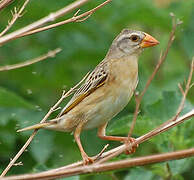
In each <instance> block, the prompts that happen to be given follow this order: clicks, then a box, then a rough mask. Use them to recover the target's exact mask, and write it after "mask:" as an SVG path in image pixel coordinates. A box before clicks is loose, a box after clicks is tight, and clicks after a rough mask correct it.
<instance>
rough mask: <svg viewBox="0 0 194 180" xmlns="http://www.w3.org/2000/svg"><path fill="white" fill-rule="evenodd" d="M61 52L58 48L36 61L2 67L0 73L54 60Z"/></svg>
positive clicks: (35, 59) (31, 60)
mask: <svg viewBox="0 0 194 180" xmlns="http://www.w3.org/2000/svg"><path fill="white" fill-rule="evenodd" d="M60 51H61V49H60V48H57V49H55V50H52V51H49V52H48V53H47V54H44V55H42V56H39V57H37V58H34V59H30V60H28V61H25V62H22V63H18V64H13V65H7V66H2V67H0V72H1V71H9V70H13V69H18V68H22V67H25V66H29V65H32V64H34V63H37V62H40V61H43V60H45V59H47V58H53V57H55V55H56V54H57V53H59V52H60Z"/></svg>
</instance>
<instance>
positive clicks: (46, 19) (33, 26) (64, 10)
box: [0, 0, 111, 45]
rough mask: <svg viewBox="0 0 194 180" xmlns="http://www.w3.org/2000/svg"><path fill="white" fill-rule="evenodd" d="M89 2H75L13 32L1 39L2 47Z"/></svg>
mask: <svg viewBox="0 0 194 180" xmlns="http://www.w3.org/2000/svg"><path fill="white" fill-rule="evenodd" d="M88 1H89V0H78V1H75V2H74V3H72V4H70V5H68V6H66V7H64V8H62V9H60V10H58V11H56V12H54V13H51V14H50V15H48V16H46V17H44V18H42V19H40V20H38V21H36V22H34V23H32V24H30V25H28V26H25V27H24V28H21V29H19V30H17V31H14V32H12V33H10V34H7V35H5V36H3V37H1V38H0V45H3V44H4V43H6V42H8V41H11V40H13V39H16V38H19V37H22V36H23V35H25V33H28V32H30V31H31V34H32V32H33V31H32V30H35V29H37V28H39V27H41V26H42V25H44V24H46V23H48V22H52V21H55V20H56V19H57V18H59V17H61V16H63V15H65V14H67V13H69V12H70V11H72V10H74V9H76V8H79V7H80V6H81V5H83V4H85V3H86V2H88ZM109 2H111V0H107V1H106V2H104V3H102V4H103V5H102V4H101V5H99V6H100V7H99V6H98V8H97V7H96V8H97V9H99V8H101V7H102V6H104V5H105V4H107V3H109ZM97 9H95V8H94V9H92V10H90V11H88V12H85V13H83V14H81V15H79V16H76V17H72V18H73V19H75V20H73V21H72V18H70V19H67V20H66V22H65V21H62V22H59V23H56V24H54V25H49V26H46V27H43V29H42V30H46V29H44V28H48V29H50V28H53V27H52V26H55V27H56V26H59V25H62V24H67V23H69V22H75V21H77V20H78V19H79V18H80V19H81V18H83V17H86V16H88V15H89V14H92V13H93V12H94V11H96V10H97ZM67 21H69V22H67ZM60 23H61V24H60ZM50 26H51V27H50ZM39 30H40V29H39ZM38 32H39V31H38ZM34 33H35V32H34ZM26 35H27V34H26Z"/></svg>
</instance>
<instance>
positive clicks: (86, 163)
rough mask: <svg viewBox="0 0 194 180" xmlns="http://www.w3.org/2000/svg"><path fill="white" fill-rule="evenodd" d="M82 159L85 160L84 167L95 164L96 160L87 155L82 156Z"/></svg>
mask: <svg viewBox="0 0 194 180" xmlns="http://www.w3.org/2000/svg"><path fill="white" fill-rule="evenodd" d="M82 158H83V164H84V165H88V164H91V163H93V162H94V160H93V159H92V158H91V157H89V156H88V155H87V154H85V153H84V154H82Z"/></svg>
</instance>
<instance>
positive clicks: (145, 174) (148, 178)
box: [124, 167, 154, 180]
mask: <svg viewBox="0 0 194 180" xmlns="http://www.w3.org/2000/svg"><path fill="white" fill-rule="evenodd" d="M153 177H154V175H153V174H152V172H151V171H148V170H145V169H144V168H141V167H137V168H133V169H131V170H130V172H129V173H128V174H127V176H126V177H125V178H124V180H132V179H135V180H142V179H144V180H152V179H153Z"/></svg>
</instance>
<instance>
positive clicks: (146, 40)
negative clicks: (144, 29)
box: [140, 33, 159, 48]
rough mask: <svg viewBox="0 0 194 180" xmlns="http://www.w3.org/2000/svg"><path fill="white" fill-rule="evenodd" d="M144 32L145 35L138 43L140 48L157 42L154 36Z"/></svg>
mask: <svg viewBox="0 0 194 180" xmlns="http://www.w3.org/2000/svg"><path fill="white" fill-rule="evenodd" d="M144 34H145V37H144V39H143V40H142V42H141V44H140V46H141V47H142V48H147V47H151V46H155V45H157V44H159V41H157V40H156V39H155V38H153V37H152V36H150V35H149V34H147V33H144Z"/></svg>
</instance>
